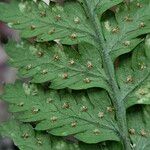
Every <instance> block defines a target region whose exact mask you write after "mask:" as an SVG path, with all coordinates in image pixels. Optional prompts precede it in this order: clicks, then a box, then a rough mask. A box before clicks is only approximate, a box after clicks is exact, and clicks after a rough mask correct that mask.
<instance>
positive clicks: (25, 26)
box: [0, 1, 95, 45]
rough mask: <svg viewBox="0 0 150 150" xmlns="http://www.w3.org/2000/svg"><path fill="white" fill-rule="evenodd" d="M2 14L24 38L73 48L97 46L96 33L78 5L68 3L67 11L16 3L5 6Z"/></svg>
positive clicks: (1, 8)
mask: <svg viewBox="0 0 150 150" xmlns="http://www.w3.org/2000/svg"><path fill="white" fill-rule="evenodd" d="M8 10H9V11H8ZM0 13H1V14H3V15H2V16H1V17H0V19H1V20H3V21H5V22H9V23H10V24H11V26H12V27H13V28H15V29H19V30H21V36H22V37H24V38H29V37H37V41H51V40H59V41H60V42H61V43H63V44H69V45H72V44H77V43H80V42H83V41H86V42H89V43H93V39H94V34H95V32H94V29H93V27H92V25H91V23H90V21H89V20H87V18H86V16H85V13H84V10H83V8H82V7H81V5H80V4H79V3H78V2H67V3H65V5H64V7H61V6H58V5H55V6H53V7H48V6H47V5H44V4H43V3H40V4H35V3H34V2H27V1H26V2H21V3H20V2H19V1H18V2H14V1H13V2H12V3H11V4H9V5H6V4H3V3H2V4H1V5H0ZM29 14H30V15H29ZM23 18H24V19H23Z"/></svg>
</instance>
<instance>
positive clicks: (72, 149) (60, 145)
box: [0, 120, 99, 150]
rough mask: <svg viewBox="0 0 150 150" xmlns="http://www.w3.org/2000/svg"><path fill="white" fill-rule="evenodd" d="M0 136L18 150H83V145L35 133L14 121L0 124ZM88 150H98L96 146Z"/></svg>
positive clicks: (25, 125)
mask: <svg viewBox="0 0 150 150" xmlns="http://www.w3.org/2000/svg"><path fill="white" fill-rule="evenodd" d="M0 134H1V135H2V136H3V137H9V138H11V139H12V140H13V142H14V144H15V145H16V146H17V147H18V148H19V149H20V150H84V149H83V145H86V144H80V145H79V144H75V143H71V142H69V141H67V140H66V141H65V140H63V139H60V138H58V137H54V136H51V135H49V134H47V133H44V132H38V131H35V130H34V128H33V127H32V126H31V125H30V124H24V123H20V122H18V121H15V120H9V121H8V122H5V123H1V124H0ZM88 146H89V148H94V149H96V148H97V149H98V147H99V146H98V145H93V146H90V145H88Z"/></svg>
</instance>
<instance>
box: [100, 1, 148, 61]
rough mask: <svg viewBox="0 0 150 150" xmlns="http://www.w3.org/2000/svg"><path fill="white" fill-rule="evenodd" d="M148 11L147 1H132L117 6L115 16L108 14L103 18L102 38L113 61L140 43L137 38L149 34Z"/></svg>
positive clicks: (139, 39)
mask: <svg viewBox="0 0 150 150" xmlns="http://www.w3.org/2000/svg"><path fill="white" fill-rule="evenodd" d="M149 9H150V1H149V0H138V1H137V0H133V1H131V2H130V3H129V5H126V4H121V5H118V6H117V7H116V8H115V9H114V13H115V15H113V14H112V13H110V12H108V13H107V14H106V15H105V17H103V20H102V22H103V31H104V36H105V39H106V42H107V46H108V50H109V52H110V54H111V55H112V59H113V60H115V59H116V58H117V57H118V56H120V55H122V54H125V53H128V52H130V51H131V50H133V49H134V48H135V47H136V46H137V45H138V44H139V43H140V42H141V41H142V39H141V38H139V37H138V36H140V35H143V34H147V33H149V32H150V20H149V19H150V15H149ZM137 37H138V38H137Z"/></svg>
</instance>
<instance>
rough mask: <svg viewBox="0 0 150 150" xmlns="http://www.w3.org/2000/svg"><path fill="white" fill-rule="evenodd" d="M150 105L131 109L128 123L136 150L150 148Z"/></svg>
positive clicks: (147, 149)
mask: <svg viewBox="0 0 150 150" xmlns="http://www.w3.org/2000/svg"><path fill="white" fill-rule="evenodd" d="M149 108H150V107H149V106H146V107H140V106H139V107H135V108H132V109H130V110H129V113H128V125H129V133H130V137H131V140H132V145H131V147H132V148H133V149H135V150H149V145H150V130H149V129H150V117H149V116H150V111H149V110H150V109H149Z"/></svg>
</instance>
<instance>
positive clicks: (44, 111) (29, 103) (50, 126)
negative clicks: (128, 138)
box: [3, 83, 118, 143]
mask: <svg viewBox="0 0 150 150" xmlns="http://www.w3.org/2000/svg"><path fill="white" fill-rule="evenodd" d="M22 86H23V87H22ZM12 93H13V94H12ZM3 99H4V100H6V101H8V102H9V103H10V104H11V105H10V111H11V112H16V113H17V112H18V113H19V114H16V117H17V118H18V119H19V120H20V121H21V122H36V127H35V129H36V130H48V132H49V133H51V134H53V135H57V136H68V135H72V134H74V136H75V137H76V138H77V139H79V140H81V141H84V142H86V143H98V142H101V141H106V140H116V141H118V136H117V126H116V121H115V120H114V109H113V108H112V105H111V102H110V100H109V97H108V96H107V94H106V92H105V91H101V92H99V90H90V91H89V92H88V93H87V94H85V93H84V92H75V93H74V92H73V93H72V94H71V93H70V94H69V93H68V92H67V91H60V92H56V91H53V90H50V91H47V92H43V91H42V90H40V89H37V88H36V87H35V86H33V85H27V84H23V85H22V84H21V83H18V84H16V85H15V87H14V86H13V85H7V88H6V94H5V95H4V96H3Z"/></svg>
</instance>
